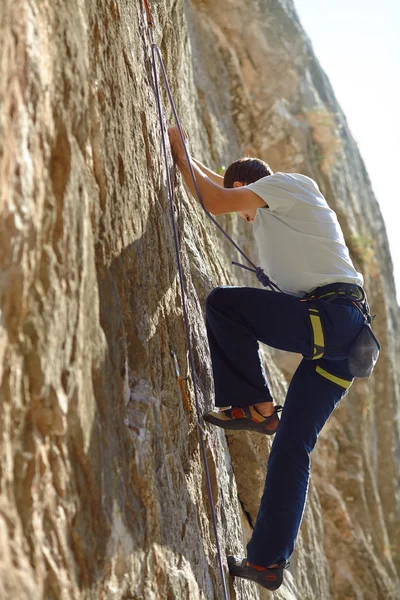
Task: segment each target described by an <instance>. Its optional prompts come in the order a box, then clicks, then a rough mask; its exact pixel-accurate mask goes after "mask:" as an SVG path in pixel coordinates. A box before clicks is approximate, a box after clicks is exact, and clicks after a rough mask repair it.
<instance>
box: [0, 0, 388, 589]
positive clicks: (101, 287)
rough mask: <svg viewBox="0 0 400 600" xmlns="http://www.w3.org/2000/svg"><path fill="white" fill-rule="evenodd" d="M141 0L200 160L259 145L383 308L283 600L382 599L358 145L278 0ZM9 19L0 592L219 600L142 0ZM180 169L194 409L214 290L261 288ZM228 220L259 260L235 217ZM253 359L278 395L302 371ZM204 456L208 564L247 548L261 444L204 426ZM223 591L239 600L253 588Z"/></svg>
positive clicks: (377, 251) (377, 275) (380, 371)
mask: <svg viewBox="0 0 400 600" xmlns="http://www.w3.org/2000/svg"><path fill="white" fill-rule="evenodd" d="M152 6H153V13H154V15H153V16H154V21H155V31H154V34H155V38H156V41H157V43H158V44H159V45H160V47H161V50H162V53H163V56H164V60H165V64H166V68H167V72H168V75H169V77H170V83H171V86H172V91H173V94H174V96H175V98H176V101H177V106H178V110H179V113H180V115H181V120H182V121H183V123H184V124H185V127H186V128H187V130H188V132H189V135H190V139H191V149H192V152H193V153H194V155H196V156H197V157H198V158H200V159H201V160H202V161H204V162H206V163H209V164H210V165H211V166H213V167H215V168H216V167H218V166H220V165H222V164H228V163H229V161H230V160H233V159H235V158H237V157H238V156H241V155H242V154H244V153H251V154H255V155H258V156H260V157H262V158H264V159H265V160H267V161H268V162H270V164H271V166H272V167H273V169H274V170H288V171H301V172H304V173H306V174H308V175H311V176H312V177H314V178H315V179H316V180H317V181H318V183H319V185H320V186H321V188H322V190H323V191H324V192H325V194H326V196H327V199H328V201H329V202H330V203H331V205H332V206H333V208H334V209H335V210H336V211H337V213H338V215H339V218H340V221H341V224H342V227H343V230H344V232H345V235H346V239H347V241H348V244H349V246H350V248H351V251H352V255H353V258H354V260H355V262H356V263H357V266H358V267H359V268H360V269H361V270H362V271H363V273H364V275H365V277H366V284H367V289H368V291H369V295H370V300H371V304H372V309H373V312H376V313H377V314H378V317H377V319H376V329H377V331H378V334H379V336H380V339H381V342H382V346H383V349H382V357H381V359H380V362H379V364H378V367H377V369H376V371H375V374H374V376H373V377H372V378H371V379H370V380H369V381H368V382H363V381H358V382H356V384H355V385H354V386H353V388H352V390H351V391H350V393H349V395H348V397H346V399H345V400H344V401H343V402H342V406H341V407H340V409H339V410H337V411H335V415H334V416H333V417H332V418H331V419H330V421H329V423H328V425H327V427H326V430H324V432H323V434H322V435H321V439H320V442H319V448H318V450H317V451H316V453H315V456H314V460H313V476H312V483H311V486H310V493H309V502H308V507H307V510H306V514H305V517H304V522H303V525H302V532H301V535H300V537H299V542H298V547H297V551H296V553H295V556H294V559H293V563H292V568H291V572H290V573H289V574H288V576H287V579H286V582H287V583H286V584H285V586H284V587H282V588H281V589H280V590H279V592H278V593H276V594H275V596H276V598H286V599H289V598H290V599H294V598H302V599H314V598H321V599H322V598H323V599H325V598H326V599H329V598H332V599H336V598H337V599H339V598H340V599H341V600H342V599H344V598H349V599H350V598H360V599H363V600H364V599H365V600H367V599H368V600H369V599H371V600H375V599H378V598H385V599H387V598H393V599H394V598H397V597H398V589H400V587H399V586H400V583H399V579H398V575H397V573H398V569H399V563H398V560H399V559H398V556H399V543H400V540H399V537H398V536H399V533H398V532H399V531H400V528H399V516H400V515H399V473H398V460H399V459H398V456H399V398H400V385H399V377H398V373H397V369H396V367H397V365H398V364H399V356H400V348H399V324H398V323H399V321H398V311H397V307H396V303H395V295H394V284H393V278H392V269H391V261H390V255H389V250H388V244H387V240H386V234H385V230H384V226H383V221H382V217H381V215H380V212H379V208H378V205H377V203H376V201H375V199H374V196H373V192H372V190H371V186H370V183H369V179H368V175H367V173H366V171H365V168H364V165H363V163H362V160H361V158H360V156H359V153H358V150H357V147H356V144H355V142H354V140H353V139H352V137H351V134H350V132H349V130H348V127H347V123H346V121H345V118H344V116H343V114H342V112H341V110H340V107H339V106H338V105H337V102H336V100H335V97H334V94H333V92H332V90H331V87H330V85H329V82H328V81H327V80H326V77H325V76H324V74H323V72H322V71H321V69H320V68H319V65H318V63H317V61H316V59H315V57H314V55H313V52H312V49H311V47H310V44H309V42H308V40H307V39H306V37H305V36H304V33H303V31H302V29H301V26H300V25H299V23H298V19H297V16H296V13H295V11H294V9H293V5H292V3H291V2H289V1H285V2H283V0H276V1H269V2H265V3H258V2H255V1H254V0H246V1H245V2H241V3H239V2H237V1H236V0H221V1H219V2H218V3H215V2H214V3H211V2H209V1H208V0H201V1H200V0H197V1H193V2H187V3H185V4H183V2H182V1H181V0H178V1H177V2H171V1H170V0H159V1H158V2H155V1H154V2H153V3H152ZM0 16H1V20H0V55H1V67H0V68H1V75H2V77H1V80H0V139H1V150H0V177H1V184H2V185H1V191H0V268H1V271H0V310H1V313H0V315H1V316H0V386H1V387H0V394H1V419H0V434H1V435H0V452H1V461H0V541H1V544H0V547H1V553H0V598H1V599H3V598H4V599H8V598H11V597H12V598H18V600H19V599H21V600H23V599H28V598H29V600H33V599H35V600H36V599H42V598H43V599H46V600H47V599H53V598H54V599H62V600H69V599H83V598H85V599H95V598H96V599H97V598H104V599H106V598H107V599H108V598H109V599H111V598H112V599H135V600H136V599H137V600H139V599H146V600H147V599H158V598H160V599H164V598H165V599H172V598H179V599H182V598H188V599H190V600H196V599H197V598H198V599H207V600H209V599H215V600H217V599H218V600H219V599H220V598H222V590H221V585H220V579H219V572H218V562H217V557H216V548H215V540H214V536H213V532H212V526H211V520H210V511H209V507H208V502H207V493H206V482H205V478H204V471H203V468H202V464H201V456H200V448H199V440H198V432H197V426H196V418H195V410H194V404H193V387H192V383H191V381H190V380H189V381H188V391H189V395H190V401H191V406H192V410H191V412H190V413H188V412H187V410H186V408H185V405H184V403H183V402H182V398H181V395H180V391H179V387H178V384H177V382H176V378H175V371H174V365H173V362H172V357H171V355H170V350H169V345H170V344H172V346H173V347H174V349H175V351H176V353H177V356H178V359H179V363H180V367H181V370H182V373H183V374H184V375H186V374H187V373H188V361H187V344H186V340H185V335H184V327H183V319H182V299H181V295H180V289H179V281H178V273H177V264H176V257H175V254H174V247H173V236H172V228H171V218H170V209H169V205H168V200H167V196H166V179H165V169H164V166H163V163H162V160H161V150H160V130H159V126H158V123H157V111H156V105H155V99H154V90H153V83H152V74H151V64H150V58H149V57H150V53H149V40H148V38H147V32H146V21H145V18H144V14H143V10H142V5H141V3H140V2H132V1H130V0H129V1H128V0H118V1H117V0H87V1H86V2H83V1H81V0H71V2H68V3H62V2H60V1H59V0H52V1H51V2H50V0H43V1H42V2H27V0H13V1H11V0H5V1H4V2H3V4H2V6H1V8H0ZM165 118H166V122H171V116H170V111H169V109H167V108H166V110H165ZM171 175H172V177H173V182H174V187H175V190H176V204H175V209H174V212H175V215H176V218H177V222H178V230H179V245H180V252H181V258H182V261H183V271H184V279H185V287H186V291H187V295H188V299H187V302H188V312H189V320H190V326H191V332H192V338H193V341H194V358H195V367H196V372H197V380H198V387H199V400H200V405H201V410H202V411H203V410H204V409H207V408H209V407H211V406H212V391H213V388H212V377H211V365H210V361H209V355H208V349H207V343H206V338H205V329H204V321H203V311H204V303H205V298H206V296H207V294H208V292H209V291H210V289H212V287H214V286H215V285H219V284H240V285H255V281H254V280H253V279H252V278H251V277H249V276H247V275H246V274H243V273H241V272H238V273H237V272H233V271H232V268H231V266H230V260H231V259H232V258H235V256H234V254H235V253H234V251H233V250H232V249H231V248H228V247H227V245H226V243H225V242H224V240H222V239H221V237H220V236H219V235H218V234H217V232H216V231H215V229H214V228H213V227H212V225H211V224H210V223H209V222H208V221H207V218H206V217H205V215H204V214H203V213H202V212H201V210H200V209H199V207H197V206H195V203H194V202H193V201H192V200H191V199H189V198H188V197H187V196H186V194H185V193H184V191H183V188H182V186H181V184H180V180H179V177H177V176H176V174H175V173H174V171H173V170H171ZM221 223H222V224H223V225H224V226H226V228H227V229H228V231H229V232H230V233H232V234H234V235H235V236H236V238H237V239H238V240H240V242H241V244H242V245H243V247H244V248H245V249H246V250H247V251H248V252H249V253H250V254H252V255H253V256H255V249H254V246H253V244H252V241H251V231H250V230H249V229H246V224H245V223H238V221H237V219H236V218H235V217H234V216H233V217H232V216H226V217H222V218H221ZM396 344H397V346H396ZM265 358H266V368H267V371H268V374H269V376H270V379H271V384H272V387H273V390H274V393H275V396H276V400H277V401H278V402H279V401H282V400H283V399H284V393H285V389H286V386H287V380H288V377H290V374H291V372H292V371H293V368H294V366H295V365H294V362H295V361H296V357H295V358H294V360H293V358H291V357H288V356H287V355H283V354H281V353H278V352H275V351H272V350H265ZM206 448H207V461H208V466H209V469H210V475H211V487H212V492H213V497H214V502H215V506H216V512H217V519H218V530H219V538H220V544H221V548H222V553H223V556H225V554H227V553H236V554H243V552H244V550H243V543H244V542H245V541H246V540H247V539H248V537H249V535H250V534H251V526H252V523H254V520H255V517H256V514H257V508H258V502H259V497H260V494H261V491H262V486H263V481H264V476H265V467H266V461H267V456H268V449H269V441H268V440H265V439H263V438H261V436H258V437H257V436H255V435H253V436H252V435H250V434H245V435H241V436H239V435H231V436H229V438H225V436H224V435H223V434H222V433H221V432H218V431H211V430H210V431H207V434H206ZM396 561H397V562H396ZM396 569H397V571H396ZM228 584H229V594H230V598H231V599H234V598H238V599H239V598H240V599H241V600H245V599H250V598H257V597H260V598H264V597H265V598H266V597H267V596H268V594H266V593H262V592H261V593H260V590H259V589H258V588H256V586H254V585H253V584H250V583H247V582H241V583H240V582H235V583H234V584H233V583H232V581H230V580H228Z"/></svg>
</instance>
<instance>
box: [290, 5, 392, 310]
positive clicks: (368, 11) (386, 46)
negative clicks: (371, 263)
mask: <svg viewBox="0 0 400 600" xmlns="http://www.w3.org/2000/svg"><path fill="white" fill-rule="evenodd" d="M294 4H295V7H296V10H297V13H298V15H299V17H300V20H301V23H302V25H303V27H304V29H305V31H306V33H307V35H308V37H309V38H310V39H311V41H312V44H313V47H314V52H315V54H316V56H317V58H318V60H319V62H320V64H321V66H322V68H323V69H324V71H325V73H326V74H327V75H328V77H329V79H330V82H331V84H332V86H333V89H334V91H335V94H336V97H337V99H338V101H339V104H340V105H341V107H342V109H343V111H344V113H345V115H346V118H347V121H348V124H349V127H350V129H351V132H352V135H353V137H354V138H355V140H356V141H357V143H358V146H359V148H360V151H361V154H362V157H363V159H364V161H365V164H366V167H367V170H368V173H369V177H370V179H371V183H372V187H373V189H374V192H375V196H376V198H377V200H378V202H379V204H380V207H381V211H382V214H383V218H384V220H385V224H386V230H387V233H388V238H389V244H390V247H391V253H392V260H393V265H394V275H395V281H396V287H397V298H398V302H399V304H400V230H399V221H400V219H399V217H400V186H399V183H398V181H399V175H400V150H399V148H400V68H399V61H400V1H399V0H379V1H378V2H377V0H294Z"/></svg>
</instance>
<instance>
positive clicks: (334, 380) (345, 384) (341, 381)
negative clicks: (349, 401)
mask: <svg viewBox="0 0 400 600" xmlns="http://www.w3.org/2000/svg"><path fill="white" fill-rule="evenodd" d="M315 370H316V372H317V373H319V375H321V376H322V377H325V379H329V381H332V383H336V385H338V386H340V387H342V388H344V389H345V390H348V389H349V387H350V386H351V384H352V383H353V380H352V379H351V380H350V381H349V380H348V379H343V377H337V375H333V373H329V371H325V369H322V368H321V367H320V366H319V365H317V367H316V369H315Z"/></svg>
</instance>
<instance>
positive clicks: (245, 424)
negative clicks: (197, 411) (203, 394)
mask: <svg viewBox="0 0 400 600" xmlns="http://www.w3.org/2000/svg"><path fill="white" fill-rule="evenodd" d="M204 420H205V421H206V422H207V423H211V424H212V425H216V426H217V427H221V428H222V429H230V430H232V431H255V432H256V433H261V434H262V435H274V434H275V433H276V431H277V429H278V427H279V421H278V425H277V426H276V427H275V429H266V425H267V424H266V423H258V424H255V423H254V425H253V423H252V421H249V419H232V420H229V421H223V420H222V419H217V418H216V417H213V416H211V415H204Z"/></svg>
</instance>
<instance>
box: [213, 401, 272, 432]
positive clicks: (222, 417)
mask: <svg viewBox="0 0 400 600" xmlns="http://www.w3.org/2000/svg"><path fill="white" fill-rule="evenodd" d="M281 410H282V406H275V410H274V412H273V413H272V415H271V416H270V417H263V416H262V415H261V414H260V413H259V412H258V411H257V410H256V409H255V408H254V407H253V406H245V407H243V408H241V407H240V406H233V407H232V408H227V409H226V410H220V411H211V412H209V413H206V414H205V415H204V420H205V421H207V423H212V425H217V427H222V428H223V429H234V430H247V431H256V432H257V433H263V434H264V435H273V434H274V433H275V432H276V430H277V429H278V426H279V417H278V414H277V413H278V412H279V411H281Z"/></svg>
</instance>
